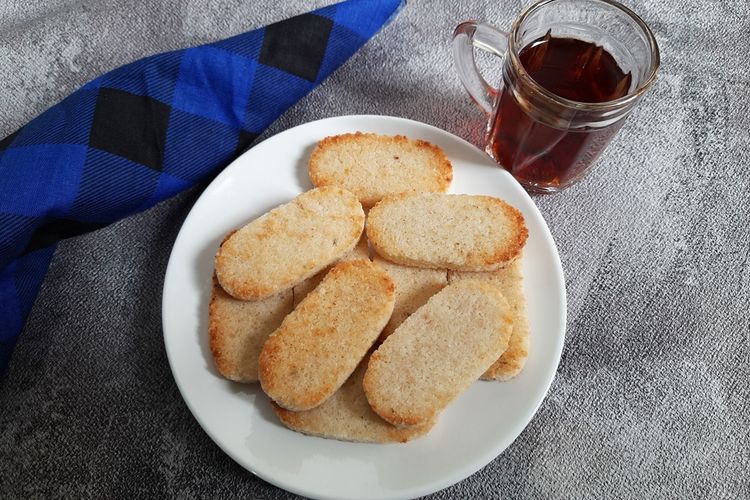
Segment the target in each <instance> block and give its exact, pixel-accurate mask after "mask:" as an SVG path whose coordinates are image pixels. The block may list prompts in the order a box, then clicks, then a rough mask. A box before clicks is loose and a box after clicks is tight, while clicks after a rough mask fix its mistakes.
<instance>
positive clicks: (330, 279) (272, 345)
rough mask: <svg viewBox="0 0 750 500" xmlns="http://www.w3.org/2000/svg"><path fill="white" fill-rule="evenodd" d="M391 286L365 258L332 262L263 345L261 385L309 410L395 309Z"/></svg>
mask: <svg viewBox="0 0 750 500" xmlns="http://www.w3.org/2000/svg"><path fill="white" fill-rule="evenodd" d="M394 295H395V286H394V284H393V281H392V280H391V278H390V277H389V276H388V274H387V273H386V272H385V271H384V270H383V269H381V268H380V267H379V266H377V265H376V264H373V263H372V262H370V261H369V260H353V261H348V262H342V263H340V264H337V265H336V266H334V267H333V268H332V269H331V270H330V271H329V272H328V274H326V276H325V278H323V281H322V282H321V283H320V285H318V286H317V287H316V288H315V289H314V290H313V291H312V292H310V293H308V294H307V296H306V297H305V298H304V300H302V302H300V304H299V305H298V306H297V308H296V309H294V311H292V313H291V314H289V315H288V316H287V317H286V318H285V319H284V321H283V322H282V323H281V326H280V327H279V328H278V329H277V330H276V331H275V332H273V333H272V334H271V335H270V336H269V337H268V340H267V341H266V343H265V344H264V346H263V350H262V351H261V354H260V361H259V378H260V383H261V387H262V388H263V390H264V391H265V393H266V394H268V396H270V398H271V399H273V400H274V401H275V402H276V403H277V404H278V405H279V406H281V407H282V408H286V409H288V410H294V411H300V410H309V409H311V408H315V407H316V406H318V405H320V404H321V403H323V402H324V401H325V400H326V399H328V398H329V397H330V396H331V395H332V394H333V393H334V392H336V390H337V389H338V388H339V387H341V384H343V383H344V381H346V379H347V378H348V377H349V375H351V374H352V372H353V371H354V369H355V368H356V367H357V364H358V363H359V362H360V361H361V360H362V358H363V357H364V356H365V354H367V351H368V349H370V347H371V346H372V344H373V343H374V342H375V340H376V339H377V338H378V335H379V334H380V331H381V330H382V329H383V327H384V326H385V324H386V323H387V322H388V319H389V318H390V316H391V313H392V312H393V302H394Z"/></svg>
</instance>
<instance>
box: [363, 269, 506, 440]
mask: <svg viewBox="0 0 750 500" xmlns="http://www.w3.org/2000/svg"><path fill="white" fill-rule="evenodd" d="M511 328H512V325H511V318H510V311H509V307H508V302H507V301H506V300H505V298H504V297H503V295H502V293H500V291H499V290H498V289H497V287H495V286H493V285H490V284H489V283H485V282H482V281H470V280H467V281H462V282H459V283H455V284H453V285H448V286H447V287H445V288H443V290H442V291H441V292H439V293H437V294H436V295H434V296H433V297H432V298H431V299H430V300H429V301H428V302H427V304H425V305H424V306H422V307H421V308H419V309H418V310H417V311H416V312H415V313H414V314H412V315H411V316H409V318H408V319H407V320H406V321H404V322H403V323H401V326H399V327H398V328H397V329H396V331H395V332H393V334H392V335H391V336H389V337H388V338H387V339H385V342H383V343H382V344H381V345H380V347H378V349H377V350H376V351H375V352H374V353H373V354H372V356H371V357H370V362H369V364H368V366H367V371H366V372H365V378H364V382H363V387H364V390H365V394H366V395H367V401H368V402H369V403H370V406H371V407H372V409H373V411H374V412H375V413H377V414H378V415H380V416H381V417H382V418H383V419H384V420H386V421H388V422H390V423H392V424H394V425H399V426H409V425H422V424H425V423H427V422H429V421H430V420H432V419H433V418H435V416H436V415H437V414H438V413H439V412H440V411H442V410H443V409H444V408H445V407H446V406H448V404H449V403H450V402H451V401H453V400H454V399H455V398H456V397H457V396H458V395H459V394H461V392H463V391H464V390H465V389H466V388H467V387H469V385H471V384H472V383H473V382H474V381H475V380H477V379H478V378H479V377H480V375H482V373H484V372H485V371H486V370H487V368H489V367H490V365H491V364H492V363H493V362H494V361H495V360H496V359H497V358H498V357H500V354H502V353H503V351H505V349H506V348H507V347H508V338H509V337H510V332H511Z"/></svg>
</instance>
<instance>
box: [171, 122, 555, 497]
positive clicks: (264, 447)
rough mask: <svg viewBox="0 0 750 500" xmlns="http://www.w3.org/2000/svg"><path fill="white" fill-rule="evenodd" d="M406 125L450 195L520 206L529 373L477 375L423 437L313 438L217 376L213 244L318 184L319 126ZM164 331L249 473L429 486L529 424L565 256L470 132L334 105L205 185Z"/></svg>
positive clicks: (301, 489)
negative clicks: (442, 158)
mask: <svg viewBox="0 0 750 500" xmlns="http://www.w3.org/2000/svg"><path fill="white" fill-rule="evenodd" d="M357 130H359V131H369V132H377V133H382V134H403V135H406V136H408V137H411V138H415V139H425V140H428V141H430V142H432V143H434V144H437V145H438V146H440V147H441V148H443V150H445V152H446V153H447V155H448V157H449V158H450V160H451V161H452V163H453V167H454V181H453V185H452V186H451V190H450V191H451V192H453V193H469V194H488V195H492V196H498V197H501V198H504V199H505V200H507V201H508V202H510V203H511V204H513V205H515V206H516V207H518V208H519V209H520V210H521V211H522V212H523V214H524V216H525V217H526V224H527V225H528V229H529V239H528V243H527V245H526V250H525V261H524V262H525V263H524V275H525V288H526V294H527V299H528V312H529V320H530V326H531V335H530V355H529V359H528V363H527V365H526V368H525V369H524V371H523V372H522V373H521V374H520V375H519V376H518V377H517V378H515V379H514V380H512V381H510V382H506V383H499V382H476V383H475V384H473V385H472V386H471V387H470V388H469V390H467V391H466V392H465V393H463V394H462V395H461V396H460V397H459V398H458V399H457V400H456V401H454V402H453V404H451V405H450V406H449V407H448V408H447V409H446V410H445V411H444V412H443V413H442V415H441V416H440V420H439V422H438V424H437V425H436V426H435V427H434V428H433V430H432V431H431V432H430V433H429V434H428V435H427V436H426V437H424V438H421V439H417V440H416V441H412V442H410V443H406V444H389V445H377V444H359V443H346V442H340V441H334V440H326V439H321V438H316V437H309V436H305V435H303V434H298V433H296V432H292V431H290V430H288V429H286V428H285V427H283V426H281V424H280V423H278V421H277V419H276V415H275V414H274V412H273V410H272V409H271V405H270V403H269V401H268V399H267V398H266V397H265V395H264V394H263V393H262V391H261V390H260V388H259V386H258V384H252V385H243V384H237V383H232V382H229V381H227V380H224V379H223V378H221V377H220V376H219V374H218V372H217V371H216V368H215V367H214V364H213V361H212V358H211V353H210V350H209V347H208V335H207V322H208V301H209V297H210V293H211V276H212V272H213V256H214V253H215V252H216V249H217V248H218V245H219V242H220V241H221V239H222V237H223V236H224V235H225V234H226V233H227V232H228V231H229V230H230V229H233V228H236V227H238V226H241V225H243V224H244V223H246V222H247V221H249V220H251V219H254V218H255V217H258V216H259V215H261V214H262V213H264V212H266V211H268V210H269V209H271V208H273V207H275V206H276V205H279V204H281V203H285V202H287V201H289V200H291V199H292V198H294V197H295V196H296V195H298V194H299V193H301V192H302V191H305V190H307V189H310V188H311V187H312V186H311V184H310V180H309V178H308V175H307V159H308V156H309V154H310V152H311V150H312V148H313V146H314V145H315V143H316V142H317V141H319V140H320V139H322V138H323V137H325V136H328V135H333V134H340V133H344V132H353V131H357ZM162 318H163V325H164V342H165V344H166V350H167V355H168V356H169V363H170V365H171V368H172V373H173V374H174V378H175V381H176V382H177V386H178V387H179V388H180V392H181V393H182V397H183V398H184V399H185V402H186V403H187V405H188V407H189V408H190V411H191V412H192V413H193V415H194V416H195V418H196V420H198V422H199V423H200V425H201V426H202V427H203V429H204V430H205V431H206V433H207V434H208V435H209V436H210V437H211V439H213V440H214V441H215V442H216V444H218V445H219V446H220V447H221V449H222V450H224V451H225V452H226V453H227V454H228V455H229V456H230V457H232V458H233V459H234V460H236V461H237V462H238V463H239V464H240V465H242V466H243V467H245V468H246V469H247V470H249V471H250V472H252V473H254V474H256V475H258V476H259V477H261V478H263V479H265V480H266V481H268V482H270V483H272V484H275V485H277V486H279V487H281V488H284V489H286V490H289V491H291V492H294V493H298V494H301V495H305V496H309V497H315V498H332V499H347V500H354V499H364V498H378V499H392V498H412V497H417V496H421V495H426V494H429V493H432V492H435V491H437V490H440V489H442V488H445V487H447V486H450V485H451V484H453V483H456V482H458V481H460V480H462V479H464V478H466V477H468V476H469V475H471V474H473V473H474V472H476V471H477V470H479V469H480V468H481V467H483V466H484V465H486V464H487V463H489V462H490V461H491V460H492V459H494V458H495V457H496V456H497V455H499V454H500V453H501V452H502V451H503V450H504V449H505V448H506V447H507V446H508V445H510V443H511V442H513V440H514V439H515V438H516V437H517V436H518V435H519V434H520V433H521V431H522V430H523V429H524V427H526V425H527V424H528V423H529V421H530V420H531V418H532V417H533V415H534V413H535V412H536V410H537V408H538V407H539V405H540V403H541V402H542V399H543V398H544V396H545V394H546V393H547V390H548V389H549V386H550V384H551V383H552V379H553V378H554V375H555V371H556V370H557V364H558V361H559V360H560V353H561V351H562V346H563V338H564V335H565V283H564V281H563V274H562V267H561V265H560V259H559V256H558V254H557V250H556V248H555V244H554V242H553V240H552V236H551V235H550V232H549V229H548V228H547V225H546V224H545V222H544V220H543V219H542V216H541V214H540V213H539V210H538V209H537V208H536V206H535V205H534V203H533V202H532V200H531V198H530V197H529V196H528V195H527V194H526V192H525V191H524V190H523V189H522V188H521V186H520V185H519V184H518V183H517V182H516V181H515V180H514V179H513V177H512V176H511V175H510V174H508V173H507V172H506V171H505V170H503V169H501V168H499V167H498V166H497V165H496V164H495V163H493V162H492V160H491V159H489V158H488V157H487V156H486V155H485V154H484V153H483V152H481V151H480V150H478V149H477V148H475V147H474V146H472V145H471V144H469V143H468V142H466V141H464V140H462V139H460V138H458V137H456V136H454V135H452V134H450V133H448V132H445V131H443V130H440V129H437V128H435V127H432V126H430V125H425V124H423V123H419V122H415V121H411V120H405V119H402V118H393V117H387V116H342V117H338V118H328V119H324V120H319V121H315V122H311V123H306V124H304V125H300V126H298V127H295V128H292V129H290V130H286V131H285V132H282V133H280V134H278V135H276V136H274V137H271V138H270V139H267V140H265V141H264V142H262V143H260V144H258V145H257V146H255V147H254V148H252V149H250V150H249V151H248V152H246V153H245V154H244V155H242V156H241V157H240V158H238V159H237V160H236V161H234V162H233V163H232V164H231V165H229V166H228V167H227V168H226V169H225V170H224V171H223V172H222V173H221V174H220V175H219V176H218V177H217V178H216V179H215V180H214V181H213V182H212V183H211V185H210V186H208V188H207V189H206V190H205V192H204V193H203V195H202V196H201V197H200V199H199V200H198V201H197V202H196V204H195V206H194V207H193V209H192V210H191V212H190V214H189V215H188V217H187V219H185V223H184V224H183V226H182V229H181V230H180V234H179V235H178V237H177V240H176V241H175V244H174V248H173V249H172V255H171V256H170V259H169V265H168V266H167V274H166V277H165V280H164V295H163V302H162Z"/></svg>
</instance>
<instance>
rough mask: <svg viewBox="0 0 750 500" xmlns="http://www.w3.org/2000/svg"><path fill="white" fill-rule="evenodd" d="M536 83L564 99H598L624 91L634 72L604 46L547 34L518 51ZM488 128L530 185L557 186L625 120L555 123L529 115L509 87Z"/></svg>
mask: <svg viewBox="0 0 750 500" xmlns="http://www.w3.org/2000/svg"><path fill="white" fill-rule="evenodd" d="M519 56H520V59H521V63H522V64H523V67H524V69H526V71H527V72H528V73H529V75H530V76H531V77H532V78H533V79H534V81H536V82H537V83H538V84H540V85H541V86H543V87H544V88H545V89H547V90H549V91H550V92H552V93H554V94H556V95H558V96H560V97H564V98H566V99H569V100H572V101H578V102H584V103H600V102H606V101H611V100H614V99H617V98H620V97H623V96H625V95H626V94H627V93H628V90H629V89H630V84H631V80H632V76H631V74H630V73H627V74H625V73H624V72H623V71H622V69H620V66H619V65H618V64H617V61H616V60H615V58H614V57H613V56H612V55H611V54H610V53H609V52H607V51H606V50H604V49H603V48H602V47H600V46H598V45H595V44H593V43H590V42H585V41H582V40H577V39H574V38H556V37H553V36H550V33H549V32H548V33H547V35H546V36H544V37H541V38H538V39H537V40H534V41H533V42H531V43H530V44H528V45H527V46H526V47H524V48H523V49H522V50H521V52H520V53H519ZM499 99H500V101H499V103H498V109H497V112H496V113H495V115H494V116H495V121H494V122H493V123H492V125H491V128H490V132H489V134H490V136H489V145H490V146H489V147H490V148H491V149H492V155H493V157H494V158H495V159H496V160H497V161H499V162H500V163H501V164H502V165H503V166H504V167H505V168H506V169H508V170H509V171H510V172H511V173H512V174H513V175H514V176H515V177H516V178H517V179H518V180H519V181H521V182H522V183H524V184H526V185H531V186H538V187H540V188H542V189H543V188H544V187H554V186H559V185H561V184H567V183H568V181H570V180H572V179H575V178H576V177H578V175H579V174H580V173H582V172H583V170H585V169H586V167H587V166H588V165H589V164H591V163H592V162H593V161H594V160H595V159H596V158H597V157H598V156H599V154H600V153H601V151H602V150H603V149H604V147H605V146H606V145H607V143H608V142H609V140H610V139H611V138H612V136H613V135H614V134H615V133H616V132H617V130H618V129H619V128H620V127H621V126H622V123H623V121H624V120H619V121H617V122H616V123H615V124H613V125H610V126H608V127H605V128H597V129H590V130H587V129H581V130H570V129H565V130H562V129H557V128H554V127H552V126H549V125H545V124H543V123H541V122H539V121H537V120H535V119H534V118H533V117H531V116H529V115H528V114H527V113H526V112H524V111H523V110H522V109H521V108H520V107H519V104H518V102H517V101H516V99H515V97H514V96H513V95H512V94H511V92H505V91H503V92H502V93H501V95H500V96H499Z"/></svg>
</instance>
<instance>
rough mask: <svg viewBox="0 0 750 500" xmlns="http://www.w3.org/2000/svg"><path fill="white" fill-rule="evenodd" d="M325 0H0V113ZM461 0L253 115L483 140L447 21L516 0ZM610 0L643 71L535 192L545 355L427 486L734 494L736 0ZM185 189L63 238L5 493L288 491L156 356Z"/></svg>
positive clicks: (32, 353) (749, 371)
mask: <svg viewBox="0 0 750 500" xmlns="http://www.w3.org/2000/svg"><path fill="white" fill-rule="evenodd" d="M325 3H329V2H301V3H299V4H298V3H297V2H289V3H283V4H281V5H279V4H278V3H277V2H273V1H271V0H264V1H260V2H257V1H255V2H249V1H245V0H174V1H171V2H162V1H160V0H136V1H132V2H123V1H121V0H118V1H114V0H103V1H96V2H95V1H86V0H33V1H31V0H29V1H27V0H24V1H21V0H10V1H8V0H5V1H3V2H0V75H2V78H1V79H0V136H4V135H6V134H8V133H10V132H12V131H13V130H15V129H16V128H17V127H19V126H20V125H22V124H24V123H25V122H26V121H28V120H29V119H31V118H32V117H34V116H35V115H36V114H38V113H39V112H41V111H43V110H44V109H46V108H47V107H49V106H50V105H52V104H54V103H55V102H57V101H58V100H60V99H61V98H62V97H64V96H65V95H67V94H68V93H69V92H71V91H72V90H74V89H75V88H76V87H78V86H79V85H81V84H82V83H84V82H85V81H87V80H89V79H91V78H93V77H94V76H97V75H98V74H100V73H102V72H104V71H106V70H109V69H111V68H114V67H116V66H118V65H120V64H123V63H126V62H129V61H132V60H134V59H136V58H139V57H141V56H145V55H149V54H152V53H156V52H161V51H164V50H168V49H174V48H178V47H185V46H190V45H194V44H198V43H201V42H206V41H209V40H214V39H218V38H224V37H226V36H229V35H233V34H236V33H239V32H242V31H245V30H248V29H251V28H254V27H258V26H261V25H263V24H266V23H269V22H272V21H275V20H279V19H282V18H284V17H287V16H289V15H292V14H297V13H301V12H304V11H307V10H309V9H310V8H312V7H315V6H319V5H322V4H325ZM457 3H458V2H449V1H444V2H428V1H426V0H424V1H420V0H414V1H411V2H410V3H409V5H408V6H407V7H406V8H405V9H404V10H403V11H402V12H401V14H400V15H399V16H398V17H397V18H396V19H395V21H394V22H393V23H392V24H391V25H390V26H389V27H387V28H386V29H385V30H384V31H383V32H381V33H380V34H379V35H378V36H377V37H376V38H374V39H373V40H372V41H371V42H370V43H369V44H368V45H366V46H365V47H364V48H363V49H362V50H360V51H359V52H358V53H357V54H356V55H355V56H354V57H353V58H352V59H351V60H350V61H349V62H348V63H347V64H346V65H345V66H344V67H342V68H341V69H340V70H339V71H338V72H337V73H336V74H334V75H333V76H332V77H331V78H329V79H328V80H327V81H326V82H325V83H324V84H323V85H322V86H321V87H320V88H318V89H317V90H316V91H315V92H313V93H312V94H311V95H310V96H308V97H307V98H305V99H304V100H302V101H301V102H300V103H299V104H298V105H297V106H296V107H294V108H293V109H291V110H290V111H289V112H288V113H286V115H284V116H283V117H282V118H281V119H280V120H279V121H278V122H276V123H275V124H274V126H273V127H272V128H271V130H269V131H268V133H267V134H266V135H265V136H266V137H267V136H268V135H271V134H274V133H277V132H279V131H282V130H284V129H286V128H289V127H291V126H294V125H297V124H299V123H303V122H306V121H309V120H313V119H317V118H321V117H326V116H333V115H342V114H352V113H376V114H391V115H397V116H404V117H408V118H413V119H416V120H421V121H424V122H427V123H430V124H433V125H436V126H438V127H441V128H444V129H446V130H448V131H451V132H453V133H456V134H458V135H461V136H464V137H466V138H468V139H470V140H472V141H474V142H475V143H478V142H479V141H480V134H481V125H480V123H479V120H480V115H479V113H478V112H477V110H476V109H475V108H474V107H473V106H472V104H471V103H470V101H469V99H468V98H467V97H466V95H465V94H464V91H463V90H462V88H461V86H460V83H459V82H458V79H457V78H456V77H455V74H454V71H453V69H452V64H451V55H450V51H449V44H448V40H449V37H450V33H451V31H452V28H453V27H454V25H455V24H456V23H457V22H458V21H461V20H465V19H469V18H475V19H484V20H488V21H491V22H493V23H495V24H496V25H498V26H508V25H509V23H510V21H511V19H512V18H513V17H514V16H515V15H516V13H517V12H518V11H519V10H520V9H521V7H522V3H527V2H518V1H506V2H498V1H492V0H477V1H474V2H461V5H456V4H457ZM627 3H628V5H629V6H631V7H632V8H634V10H635V11H636V12H638V13H639V14H641V15H642V17H643V18H644V19H645V20H646V21H647V22H648V23H649V24H650V25H651V26H652V27H653V29H654V31H655V32H656V34H657V38H658V40H659V44H660V46H661V49H662V61H663V65H662V71H661V74H660V76H659V79H658V81H657V83H656V85H655V86H654V88H653V89H652V91H651V92H650V94H649V95H648V97H647V98H646V99H645V100H644V101H643V102H642V103H641V105H640V107H639V108H638V109H637V110H636V112H635V113H634V115H633V116H632V117H631V119H630V120H629V122H628V123H627V124H626V126H625V127H624V129H623V130H622V132H621V133H620V135H619V137H618V138H617V139H616V141H615V142H614V143H613V144H612V145H611V147H610V148H609V150H608V151H607V153H606V154H605V155H604V157H603V158H602V159H601V161H600V163H599V166H598V169H597V170H596V171H595V172H594V173H593V174H592V175H591V176H590V177H589V178H588V179H586V180H585V181H584V182H582V183H581V184H579V185H577V186H575V187H573V188H571V189H569V190H567V191H565V192H564V193H562V194H558V195H555V196H552V197H543V198H537V199H536V201H537V203H538V204H539V207H540V209H541V211H542V213H543V214H544V216H545V218H546V219H547V221H548V223H549V226H550V228H551V230H552V233H553V235H554V237H555V239H556V241H557V244H558V246H559V250H560V254H561V257H562V261H563V267H564V269H565V272H566V279H567V288H568V304H569V311H568V313H569V316H568V317H569V323H568V332H567V339H566V346H565V351H564V353H563V358H562V361H561V363H560V368H559V370H558V374H557V378H556V379H555V382H554V384H553V386H552V389H551V392H550V394H549V396H548V397H547V399H546V400H545V401H544V403H543V404H542V407H541V409H540V410H539V413H538V414H537V415H536V417H535V418H534V419H533V421H532V422H531V424H530V425H529V426H528V427H527V429H526V430H525V431H524V432H523V433H522V434H521V436H520V437H519V438H518V439H517V440H516V442H515V443H514V444H513V445H512V446H511V447H510V448H508V450H507V451H506V452H505V453H503V454H502V455H501V456H500V457H498V458H497V459H496V460H495V461H493V462H492V463H490V464H489V465H488V466H487V467H485V468H484V469H483V470H482V471H480V472H479V473H477V474H476V475H474V476H472V477H471V478H469V479H466V480H465V481H463V482H461V483H459V484H458V485H456V486H454V487H452V488H449V489H447V490H445V491H443V492H441V493H438V494H436V495H435V497H434V498H603V497H618V498H628V497H640V498H748V497H750V479H749V478H748V477H749V473H748V470H750V437H748V436H749V434H748V433H749V429H750V404H749V403H748V401H749V400H750V389H748V382H749V381H750V368H749V367H750V312H749V311H748V310H749V309H750V308H749V307H748V306H749V303H750V263H749V261H748V254H750V231H749V230H748V225H749V224H748V222H750V220H749V219H750V181H748V177H749V176H750V171H749V170H748V168H749V166H748V165H749V164H750V155H749V154H748V150H749V149H750V133H749V132H748V116H749V115H750V98H748V95H750V71H749V70H748V59H747V50H746V47H747V36H748V33H750V21H749V20H750V3H748V2H747V1H745V0H725V1H721V0H686V1H685V2H665V1H663V0H631V1H628V2H627ZM0 175H2V173H1V172H0ZM198 194H199V189H194V190H192V191H190V192H187V193H185V194H183V195H181V196H178V197H176V198H173V199H171V200H169V201H167V202H164V203H162V204H160V205H158V206H156V207H154V208H153V209H151V210H149V211H148V212H145V213H143V214H139V215H137V216H134V217H131V218H128V219H126V220H123V221H121V222H119V223H117V224H114V225H113V226H110V227H109V228H106V229H103V230H100V231H97V232H95V233H93V234H90V235H87V236H85V237H80V238H77V239H74V240H70V241H66V242H64V243H62V244H61V245H60V246H59V249H58V250H57V253H56V255H55V259H54V261H53V263H52V266H51V268H50V271H49V274H48V275H47V278H46V281H45V283H44V285H43V287H42V291H41V293H40V295H39V298H38V300H37V302H36V305H35V307H34V309H33V311H32V313H31V317H30V318H29V321H28V323H27V325H26V329H25V331H24V332H23V335H22V337H21V340H20V341H19V343H18V346H17V348H16V352H15V355H14V357H13V360H12V362H11V366H10V369H9V371H8V373H7V375H6V377H5V378H4V380H2V381H0V497H2V498H28V497H45V498H46V497H56V496H61V497H96V498H106V497H131V496H176V497H197V496H201V497H219V498H223V497H230V498H231V497H244V498H287V497H289V495H287V494H286V493H285V492H283V491H281V490H278V489H276V488H275V487H273V486H270V485H268V484H266V483H264V482H263V481H261V480H259V479H256V478H255V477H254V476H252V475H251V474H249V473H248V472H246V471H245V470H243V469H242V468H240V467H239V466H238V465H236V464H235V463H234V462H233V461H232V460H230V459H229V458H228V457H227V456H225V455H224V454H223V453H222V452H221V451H220V450H219V448H218V447H217V446H216V445H214V444H213V442H211V441H210V439H209V438H208V437H207V436H206V435H205V434H204V433H203V432H202V431H201V429H200V428H199V426H198V424H197V423H196V422H195V421H194V420H193V418H192V417H191V415H190V413H189V412H188V409H187V407H186V406H185V404H184V403H183V402H182V400H181V398H180V396H179V393H178V391H177V387H176V386H175V384H174V382H173V380H172V376H171V373H170V371H169V367H168V365H167V360H166V355H165V352H164V348H163V343H162V332H161V320H160V300H161V288H162V281H163V275H164V271H165V268H166V264H167V259H168V256H169V251H170V248H171V245H172V243H173V241H174V238H175V237H176V235H177V231H178V230H179V227H180V224H181V223H182V220H183V219H184V217H185V216H186V214H187V213H188V211H189V210H190V207H191V205H192V203H193V202H194V201H195V199H196V197H197V195H198Z"/></svg>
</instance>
